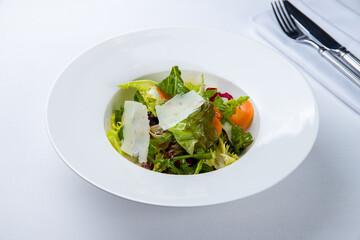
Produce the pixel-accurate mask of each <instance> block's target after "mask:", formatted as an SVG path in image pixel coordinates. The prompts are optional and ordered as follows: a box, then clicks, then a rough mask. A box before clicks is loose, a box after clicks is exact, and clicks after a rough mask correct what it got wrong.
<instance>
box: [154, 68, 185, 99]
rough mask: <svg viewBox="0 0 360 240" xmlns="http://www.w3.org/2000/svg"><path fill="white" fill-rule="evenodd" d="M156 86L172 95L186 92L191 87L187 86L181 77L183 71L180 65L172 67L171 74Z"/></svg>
mask: <svg viewBox="0 0 360 240" xmlns="http://www.w3.org/2000/svg"><path fill="white" fill-rule="evenodd" d="M156 86H158V87H159V88H160V90H161V91H163V92H165V93H167V94H168V95H170V96H171V97H173V96H175V95H176V94H184V93H187V92H189V89H188V88H187V87H185V85H184V81H183V80H182V78H181V72H180V70H179V67H178V66H174V67H172V69H171V72H170V75H169V76H168V77H167V78H165V79H164V80H162V81H161V82H160V83H158V84H157V85H156Z"/></svg>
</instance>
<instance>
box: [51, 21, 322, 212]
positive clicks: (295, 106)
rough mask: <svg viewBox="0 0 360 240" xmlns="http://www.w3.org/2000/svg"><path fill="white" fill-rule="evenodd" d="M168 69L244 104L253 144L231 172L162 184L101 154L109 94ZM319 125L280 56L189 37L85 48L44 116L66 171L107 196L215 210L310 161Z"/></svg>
mask: <svg viewBox="0 0 360 240" xmlns="http://www.w3.org/2000/svg"><path fill="white" fill-rule="evenodd" d="M174 65H178V66H179V68H180V69H182V70H183V74H184V75H187V76H189V75H191V74H199V73H202V72H204V73H205V78H206V82H207V83H211V84H212V85H217V86H218V87H219V88H220V89H221V90H223V91H229V92H230V93H232V94H233V95H235V96H238V95H239V94H243V93H246V94H248V95H249V96H250V97H251V99H252V102H253V103H254V105H255V108H256V112H255V119H254V123H253V126H252V128H251V129H250V131H251V132H252V133H253V135H254V138H255V142H254V144H253V145H252V146H251V148H250V149H249V150H248V151H247V153H246V154H244V155H243V156H242V157H241V158H240V159H239V160H238V161H237V162H235V163H234V164H232V165H230V166H228V167H225V168H223V169H220V170H217V171H214V172H211V173H206V174H199V175H193V176H177V175H167V174H161V173H156V172H152V171H149V170H146V169H143V168H141V167H139V166H137V165H135V164H133V163H131V162H130V161H128V160H127V159H125V158H123V157H122V156H120V155H119V154H118V153H117V152H116V151H115V150H114V149H113V147H112V146H111V145H110V143H109V141H108V140H107V138H106V134H105V129H104V125H105V124H104V122H105V121H104V119H105V120H106V118H107V117H108V115H109V114H110V111H111V110H112V108H115V107H116V104H115V102H114V101H113V100H114V99H116V96H118V95H117V93H119V92H118V91H119V89H118V88H117V84H120V83H125V82H128V81H130V80H134V79H136V78H139V77H141V76H144V75H149V74H152V73H158V72H164V71H167V72H168V71H170V69H171V67H172V66H174ZM186 70H188V71H186ZM191 71H195V73H194V72H191ZM160 75H161V74H160ZM154 76H155V77H156V76H159V75H156V74H155V75H154ZM221 79H225V80H221ZM158 80H161V79H158ZM114 96H115V97H114ZM318 118H319V117H318V109H317V104H316V100H315V98H314V95H313V93H312V91H311V89H310V87H309V86H308V84H307V82H306V81H305V80H304V78H303V77H302V75H301V74H300V73H299V71H298V70H297V69H296V68H295V67H294V66H293V65H292V64H290V63H289V62H288V61H287V60H285V59H284V58H283V57H282V56H280V55H279V54H277V53H276V52H274V51H273V50H271V49H269V48H267V47H265V46H263V45H261V44H259V43H257V42H254V41H253V40H250V39H247V38H244V37H241V36H238V35H235V34H231V33H227V32H222V31H217V30H206V29H189V28H163V29H148V30H141V31H136V32H131V33H127V34H124V35H121V36H118V37H116V38H113V39H110V40H107V41H105V42H103V43H101V44H98V45H96V46H95V47H92V48H91V49H89V50H87V51H86V52H84V53H83V54H81V55H80V56H79V57H78V58H76V59H75V60H74V61H73V62H71V63H70V64H69V65H68V66H67V67H66V69H65V70H64V71H63V72H62V73H61V74H60V76H59V78H58V79H57V81H56V82H55V84H54V86H53V88H52V91H51V94H50V96H49V100H48V107H47V128H48V133H49V136H50V140H51V142H52V144H53V145H54V148H55V149H56V151H57V152H58V154H59V155H60V157H61V158H62V159H63V160H64V161H65V163H66V164H67V165H68V166H69V167H70V168H71V169H73V170H74V171H75V172H76V173H77V174H79V175H80V176H81V177H83V178H84V179H86V180H87V181H89V182H90V183H92V184H94V185H95V186H98V187H99V188H101V189H104V190H106V191H108V192H110V193H113V194H115V195H118V196H120V197H124V198H127V199H131V200H134V201H138V202H143V203H149V204H155V205H162V206H203V205H210V204H217V203H223V202H228V201H231V200H235V199H240V198H244V197H246V196H250V195H252V194H255V193H258V192H260V191H262V190H264V189H267V188H269V187H271V186H272V185H274V184H275V183H277V182H279V181H280V180H282V179H283V178H284V177H286V176H287V175H288V174H289V173H291V172H292V171H293V170H294V169H295V168H296V167H297V166H299V164H300V163H301V162H302V161H303V159H304V158H305V157H306V155H307V154H308V153H309V151H310V149H311V147H312V145H313V143H314V141H315V138H316V135H317V131H318V123H319V119H318Z"/></svg>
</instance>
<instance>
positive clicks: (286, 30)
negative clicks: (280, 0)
mask: <svg viewBox="0 0 360 240" xmlns="http://www.w3.org/2000/svg"><path fill="white" fill-rule="evenodd" d="M275 5H276V2H275ZM271 7H272V9H273V11H274V14H275V17H276V20H277V21H278V23H279V25H280V27H281V29H282V30H283V31H284V32H285V33H286V34H287V33H288V32H289V30H288V29H285V28H286V25H284V24H283V22H282V21H281V20H280V18H279V15H280V13H277V12H276V10H275V8H274V4H273V3H271ZM277 9H278V8H277ZM278 10H279V9H278ZM280 17H281V15H280ZM281 18H282V17H281Z"/></svg>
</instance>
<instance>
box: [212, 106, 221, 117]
mask: <svg viewBox="0 0 360 240" xmlns="http://www.w3.org/2000/svg"><path fill="white" fill-rule="evenodd" d="M214 110H215V117H216V118H218V119H221V118H222V114H221V112H220V111H219V109H217V108H216V107H214Z"/></svg>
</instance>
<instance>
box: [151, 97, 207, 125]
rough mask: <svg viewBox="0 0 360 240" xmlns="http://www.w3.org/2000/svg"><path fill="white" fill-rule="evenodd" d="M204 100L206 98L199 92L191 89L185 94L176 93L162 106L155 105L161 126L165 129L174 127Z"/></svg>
mask: <svg viewBox="0 0 360 240" xmlns="http://www.w3.org/2000/svg"><path fill="white" fill-rule="evenodd" d="M204 102H205V100H204V99H203V98H202V97H200V96H199V94H197V93H196V92H195V91H190V92H188V93H185V94H183V95H180V94H178V95H175V96H174V97H173V98H171V99H170V100H169V101H167V102H166V103H164V104H163V105H161V106H155V109H156V114H157V116H158V119H159V125H160V127H161V128H162V129H164V130H167V129H169V128H172V127H174V126H175V125H176V124H177V123H179V122H181V121H182V120H184V119H186V118H187V117H188V116H189V115H190V114H192V113H193V112H195V111H196V110H197V109H198V108H199V107H200V106H201V105H202V104H203V103H204Z"/></svg>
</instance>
